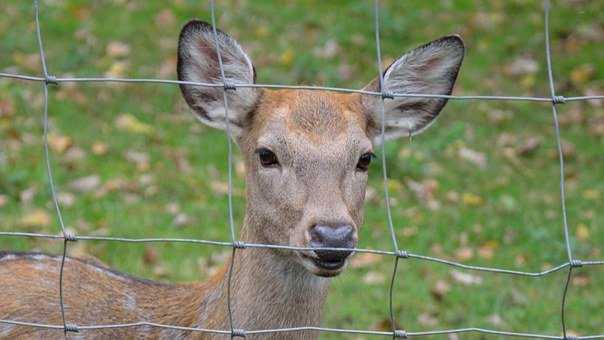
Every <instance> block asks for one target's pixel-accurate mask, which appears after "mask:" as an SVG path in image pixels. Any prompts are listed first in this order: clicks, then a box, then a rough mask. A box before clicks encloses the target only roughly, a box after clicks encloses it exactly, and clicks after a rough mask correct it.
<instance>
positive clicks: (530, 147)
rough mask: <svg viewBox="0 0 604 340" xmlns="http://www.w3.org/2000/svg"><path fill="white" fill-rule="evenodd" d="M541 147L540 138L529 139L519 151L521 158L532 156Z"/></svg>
mask: <svg viewBox="0 0 604 340" xmlns="http://www.w3.org/2000/svg"><path fill="white" fill-rule="evenodd" d="M540 146H541V139H539V138H538V137H529V138H527V139H526V140H525V141H524V142H523V143H522V144H521V145H520V146H519V147H518V148H517V149H516V152H517V153H518V154H519V155H520V156H530V155H532V154H534V153H535V151H536V150H537V149H538V148H539V147H540Z"/></svg>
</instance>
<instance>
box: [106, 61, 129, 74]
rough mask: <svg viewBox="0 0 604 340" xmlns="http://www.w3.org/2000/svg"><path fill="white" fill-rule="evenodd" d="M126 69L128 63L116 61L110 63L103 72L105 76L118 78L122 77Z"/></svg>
mask: <svg viewBox="0 0 604 340" xmlns="http://www.w3.org/2000/svg"><path fill="white" fill-rule="evenodd" d="M127 69H128V63H127V62H125V61H116V62H114V63H113V64H111V67H110V68H109V70H107V72H105V76H107V77H110V78H120V77H123V76H124V74H125V73H126V70H127Z"/></svg>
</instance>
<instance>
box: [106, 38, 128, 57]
mask: <svg viewBox="0 0 604 340" xmlns="http://www.w3.org/2000/svg"><path fill="white" fill-rule="evenodd" d="M106 53H107V55H108V56H110V57H112V58H116V57H125V56H127V55H128V54H130V46H128V44H126V43H123V42H121V41H112V42H110V43H109V44H107V48H106Z"/></svg>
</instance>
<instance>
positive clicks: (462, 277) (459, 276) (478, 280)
mask: <svg viewBox="0 0 604 340" xmlns="http://www.w3.org/2000/svg"><path fill="white" fill-rule="evenodd" d="M451 277H453V280H455V282H459V283H461V284H463V285H467V286H469V285H481V284H482V282H483V279H482V277H480V276H478V275H474V274H470V273H464V272H460V271H458V270H452V271H451Z"/></svg>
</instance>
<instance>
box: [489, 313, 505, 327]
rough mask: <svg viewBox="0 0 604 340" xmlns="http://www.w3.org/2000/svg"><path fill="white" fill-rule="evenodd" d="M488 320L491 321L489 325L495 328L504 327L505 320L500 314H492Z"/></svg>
mask: <svg viewBox="0 0 604 340" xmlns="http://www.w3.org/2000/svg"><path fill="white" fill-rule="evenodd" d="M487 320H488V321H489V323H490V324H491V325H493V326H497V327H500V326H503V324H504V322H503V319H502V318H501V316H500V315H499V314H491V315H489V317H488V318H487Z"/></svg>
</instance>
